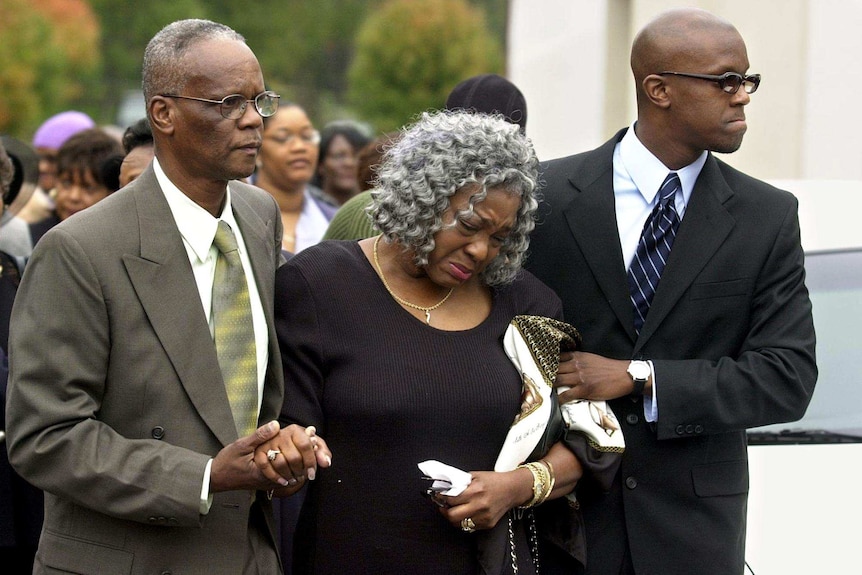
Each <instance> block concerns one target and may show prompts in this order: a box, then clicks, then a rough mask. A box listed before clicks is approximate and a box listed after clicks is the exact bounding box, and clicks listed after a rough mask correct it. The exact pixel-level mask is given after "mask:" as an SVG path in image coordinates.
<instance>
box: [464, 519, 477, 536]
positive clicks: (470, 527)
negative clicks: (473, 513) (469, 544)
mask: <svg viewBox="0 0 862 575" xmlns="http://www.w3.org/2000/svg"><path fill="white" fill-rule="evenodd" d="M475 530H476V524H475V523H473V519H472V518H471V517H465V518H464V519H462V520H461V531H463V532H465V533H472V532H474V531H475Z"/></svg>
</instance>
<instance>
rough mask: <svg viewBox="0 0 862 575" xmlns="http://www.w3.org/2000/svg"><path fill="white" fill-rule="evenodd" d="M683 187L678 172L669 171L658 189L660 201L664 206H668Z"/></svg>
mask: <svg viewBox="0 0 862 575" xmlns="http://www.w3.org/2000/svg"><path fill="white" fill-rule="evenodd" d="M681 187H682V184H681V183H680V181H679V176H678V175H677V174H676V172H671V173H669V174H668V175H667V177H666V178H665V179H664V182H662V184H661V187H660V188H659V190H658V193H659V202H660V203H661V205H662V207H664V206H666V205H667V203H668V202H670V201H672V200H673V197H674V196H675V195H676V192H677V190H679V189H680V188H681Z"/></svg>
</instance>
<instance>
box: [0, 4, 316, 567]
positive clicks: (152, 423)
mask: <svg viewBox="0 0 862 575" xmlns="http://www.w3.org/2000/svg"><path fill="white" fill-rule="evenodd" d="M143 69H144V74H143V76H144V83H143V84H144V96H145V99H146V101H147V115H148V117H149V120H150V123H151V125H152V127H153V135H154V139H155V160H154V162H153V164H152V165H151V166H150V167H149V168H148V169H147V170H146V171H145V172H144V173H143V174H142V175H141V176H140V177H139V178H138V179H137V180H135V181H134V182H132V183H131V184H130V185H129V186H127V187H126V188H123V189H122V190H120V191H119V192H117V193H115V194H113V195H112V196H111V197H109V198H108V199H107V200H105V201H103V202H100V203H99V204H98V205H96V206H93V207H92V208H88V209H87V210H85V211H83V212H81V213H80V214H77V215H75V216H73V217H71V218H69V219H68V220H67V221H65V222H63V223H62V224H60V225H58V226H57V227H55V228H54V229H53V230H52V231H51V232H49V233H48V234H47V235H46V236H45V237H44V238H43V239H42V241H41V242H40V244H39V247H38V248H37V249H36V250H35V251H34V253H33V256H32V258H31V260H30V262H29V264H28V269H27V273H26V274H25V277H24V281H23V282H22V284H21V287H20V290H19V292H18V298H17V300H16V304H15V308H14V311H13V317H12V336H11V343H10V358H11V366H10V383H9V395H8V404H7V414H8V429H7V432H8V438H9V454H10V460H11V462H12V464H13V465H14V466H15V468H16V470H18V471H19V472H20V473H21V475H22V476H24V477H25V478H26V479H28V480H29V481H31V482H32V483H33V484H34V485H37V486H38V487H40V488H42V489H44V490H45V492H46V502H45V525H44V528H43V531H42V537H41V541H40V545H39V550H38V552H37V556H36V566H35V572H36V573H55V572H70V573H87V574H90V573H91V574H106V573H124V574H143V573H170V572H174V573H207V574H213V573H224V574H226V575H227V574H229V575H236V574H238V573H243V574H248V575H251V574H271V573H279V572H281V566H280V562H279V558H278V554H277V551H276V545H275V540H274V529H273V521H272V509H271V503H270V501H269V497H268V496H271V495H272V494H273V492H275V494H276V495H287V494H289V493H291V492H293V491H295V490H296V489H298V488H299V487H300V486H301V485H302V482H303V481H304V480H305V479H306V478H307V477H308V478H313V475H314V472H313V470H314V468H315V465H316V462H317V461H320V463H321V465H327V464H328V463H327V461H328V456H329V452H328V449H327V448H326V445H325V443H324V442H323V441H322V440H320V439H319V438H316V437H314V435H313V433H311V432H310V431H309V430H304V429H301V428H297V427H296V426H292V427H288V428H285V429H283V430H281V431H279V428H278V424H277V423H274V422H273V420H274V419H275V418H276V417H277V415H278V413H279V410H280V408H281V403H282V398H283V392H284V389H283V385H284V384H283V376H282V373H281V363H280V355H279V352H278V347H277V343H276V337H275V333H274V331H273V327H272V306H273V300H272V298H273V285H274V278H275V270H276V268H277V267H278V266H279V265H280V263H281V262H282V261H283V260H282V256H281V223H280V222H281V220H280V217H279V211H278V207H277V206H276V204H275V202H274V201H273V200H272V198H271V197H270V196H269V195H268V194H266V193H265V192H263V191H262V190H259V189H257V188H254V187H252V186H248V185H245V184H242V183H239V182H237V181H234V180H238V179H242V178H245V177H246V176H248V175H249V174H250V173H251V172H252V171H253V169H254V163H255V158H256V156H257V152H258V149H259V147H260V142H261V130H262V116H268V115H271V114H272V113H274V112H275V109H276V108H277V105H278V97H277V95H275V94H272V93H271V92H266V91H265V89H264V81H263V76H262V74H261V71H260V66H259V65H258V62H257V59H256V58H255V56H254V54H253V53H252V51H251V50H250V49H249V48H248V46H247V45H246V44H245V42H244V41H243V39H242V37H241V36H239V35H238V34H237V33H236V32H234V31H233V30H231V29H230V28H228V27H226V26H223V25H220V24H216V23H214V22H209V21H203V20H184V21H179V22H175V23H173V24H171V25H169V26H167V27H165V28H164V29H163V30H162V31H160V32H159V33H158V34H157V35H156V36H155V37H154V38H153V39H152V40H151V41H150V43H149V45H148V46H147V50H146V52H145V55H144V66H143ZM225 226H226V227H227V228H228V230H229V231H230V232H232V234H233V236H234V237H235V240H236V243H235V244H234V248H233V250H231V249H228V248H222V247H216V244H217V243H218V236H219V234H220V233H223V232H222V228H223V227H225ZM214 237H216V240H215V241H214ZM222 237H224V236H223V235H222ZM233 252H236V254H234V253H233ZM228 254H231V258H232V262H233V263H232V264H231V265H232V266H234V272H232V273H234V274H236V273H237V271H236V270H237V268H236V266H238V265H241V268H242V270H241V271H240V272H238V273H239V274H240V275H239V276H236V275H234V276H233V277H240V278H242V279H241V281H239V282H238V283H235V284H233V285H238V286H245V287H244V288H243V287H239V288H237V289H235V290H234V291H235V292H240V291H241V292H242V293H243V297H242V298H241V299H242V300H243V302H244V303H243V306H242V310H243V312H244V315H239V316H237V317H241V318H243V319H241V320H237V322H236V325H240V326H251V327H252V329H250V330H248V332H246V333H245V337H244V338H242V344H243V346H245V347H243V348H242V349H243V350H244V353H245V354H244V355H241V356H237V357H242V362H243V363H242V365H243V366H245V367H249V366H251V367H250V368H249V369H247V370H246V371H245V372H243V373H244V374H245V378H246V379H245V381H244V382H243V383H242V385H243V386H242V387H240V388H238V387H236V386H234V385H233V383H232V382H234V380H235V379H237V377H235V374H234V372H233V371H231V370H232V369H233V368H234V367H236V365H238V362H237V361H234V362H230V361H225V362H224V364H222V363H220V359H224V358H223V357H222V353H223V350H228V349H232V348H231V345H229V344H222V343H219V338H218V337H217V336H214V333H217V330H216V327H215V322H216V320H215V319H214V317H213V316H214V315H215V314H216V305H215V300H216V299H217V293H220V292H218V291H217V289H216V283H217V282H218V281H219V280H218V278H219V265H221V264H220V263H219V262H221V261H222V260H225V259H227V256H228ZM234 255H238V258H235V257H233V256H234ZM223 269H224V268H223ZM218 297H221V296H218ZM236 309H239V308H236ZM245 312H247V313H245ZM221 329H222V328H221V327H219V328H218V330H221ZM218 333H220V332H218ZM220 346H221V347H220ZM227 355H228V352H227V351H225V352H224V356H225V358H226V357H227ZM230 374H234V375H230ZM238 390H239V391H238ZM255 428H256V429H255ZM274 437H278V439H279V442H278V443H277V445H278V447H279V449H275V450H273V451H272V452H271V453H270V454H269V455H268V454H266V453H261V452H260V450H256V448H257V446H258V445H260V444H261V443H262V442H264V441H267V440H270V439H272V438H274ZM315 444H316V446H317V449H316V450H315ZM315 454H317V455H315Z"/></svg>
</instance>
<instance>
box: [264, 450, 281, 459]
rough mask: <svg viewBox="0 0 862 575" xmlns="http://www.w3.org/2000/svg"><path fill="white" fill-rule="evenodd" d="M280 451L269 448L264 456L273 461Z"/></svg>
mask: <svg viewBox="0 0 862 575" xmlns="http://www.w3.org/2000/svg"><path fill="white" fill-rule="evenodd" d="M279 453H281V451H279V450H278V449H270V450H269V451H267V452H266V458H267V459H269V460H270V461H275V458H276V457H278V454H279Z"/></svg>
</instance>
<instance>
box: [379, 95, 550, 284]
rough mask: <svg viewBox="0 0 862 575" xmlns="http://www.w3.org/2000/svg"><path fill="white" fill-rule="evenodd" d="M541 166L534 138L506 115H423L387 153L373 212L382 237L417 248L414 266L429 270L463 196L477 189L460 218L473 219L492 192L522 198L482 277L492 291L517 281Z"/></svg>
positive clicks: (447, 113)
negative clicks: (437, 239) (439, 237)
mask: <svg viewBox="0 0 862 575" xmlns="http://www.w3.org/2000/svg"><path fill="white" fill-rule="evenodd" d="M538 166H539V162H538V160H537V159H536V153H535V151H534V150H533V145H532V143H531V142H530V140H528V139H527V137H526V136H524V135H523V134H522V133H521V131H520V129H519V128H518V126H517V125H515V124H510V123H509V122H506V120H505V119H503V117H502V116H499V115H495V116H491V115H487V114H477V113H471V112H464V111H438V112H425V113H423V114H422V116H421V117H420V119H419V120H418V121H417V122H416V123H415V124H413V125H412V126H408V127H406V128H404V129H403V130H402V134H401V137H400V139H398V140H397V141H396V142H395V143H394V144H392V145H391V147H389V148H388V149H387V150H386V151H385V152H384V155H383V160H382V162H381V164H380V167H379V169H378V172H377V188H376V189H375V190H374V191H373V192H372V193H371V196H372V204H371V206H370V207H369V213H370V214H371V217H372V219H373V220H374V225H375V226H376V227H377V229H379V230H380V231H381V232H382V233H383V235H384V237H386V238H387V239H388V240H389V241H397V242H398V243H399V244H401V245H402V246H403V247H404V248H405V249H406V250H412V251H413V252H414V254H415V257H414V263H415V264H416V265H417V266H419V267H423V266H425V265H427V264H428V255H429V254H430V253H431V252H432V251H433V250H434V245H435V244H434V234H436V233H437V232H438V231H440V230H442V229H443V227H444V223H443V214H444V212H445V211H446V210H447V209H448V208H449V202H450V198H451V197H452V196H453V195H454V194H455V193H456V192H457V191H458V190H460V189H462V188H464V187H465V186H471V185H476V186H477V188H476V192H475V193H474V194H473V195H472V197H471V198H470V203H469V207H468V208H466V209H465V210H463V211H462V213H460V214H458V216H465V217H470V216H471V215H472V212H473V208H474V206H475V204H477V203H479V202H481V201H482V200H484V199H485V198H486V197H487V195H488V190H489V189H492V188H493V189H501V190H504V191H506V192H508V193H510V194H512V195H516V196H518V197H520V199H521V204H520V207H519V208H518V214H517V217H516V221H515V225H514V227H513V228H512V230H511V232H510V233H509V236H508V237H507V238H506V240H505V241H504V242H503V244H502V246H501V247H500V253H499V254H498V255H497V257H496V258H494V260H492V261H491V263H490V264H488V266H487V267H486V268H485V270H484V272H483V273H482V279H483V281H484V282H485V283H486V284H487V285H489V286H494V285H503V284H506V283H509V282H511V281H512V280H513V279H515V276H516V275H517V273H518V271H519V270H520V269H521V264H522V263H523V261H524V257H525V256H526V252H527V248H528V247H529V244H530V240H529V236H530V232H531V231H533V227H534V226H535V214H536V207H537V206H538V201H537V197H536V195H537V190H536V188H537V178H538ZM451 225H454V223H453V224H451Z"/></svg>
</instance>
